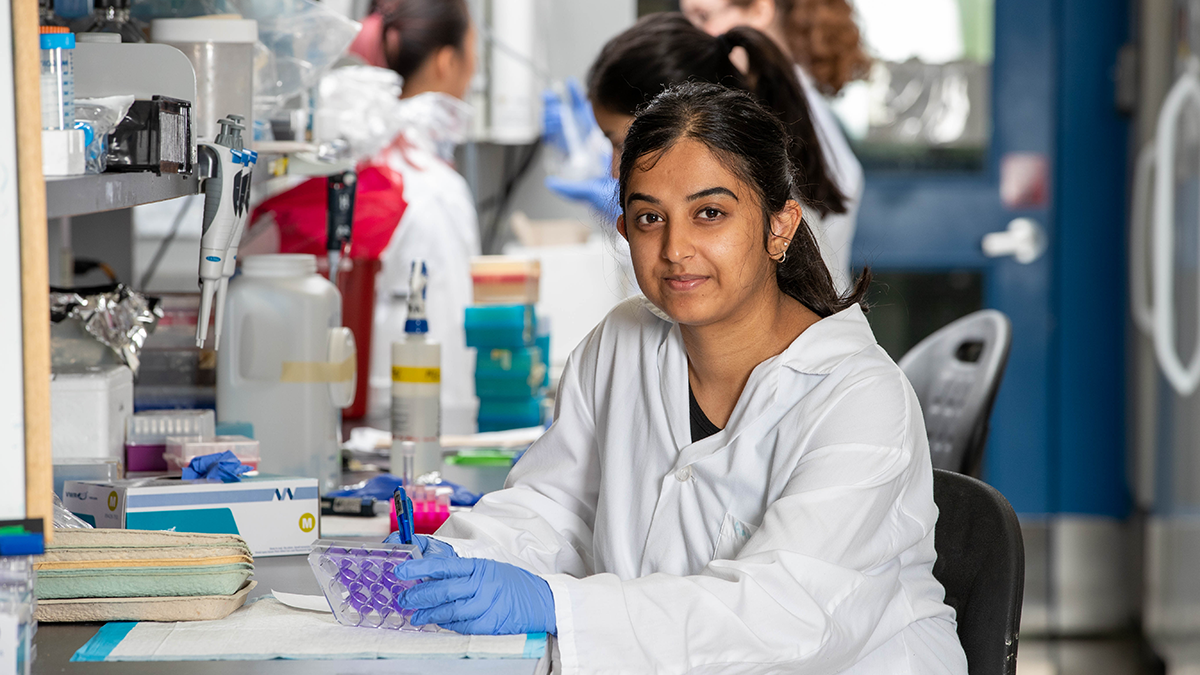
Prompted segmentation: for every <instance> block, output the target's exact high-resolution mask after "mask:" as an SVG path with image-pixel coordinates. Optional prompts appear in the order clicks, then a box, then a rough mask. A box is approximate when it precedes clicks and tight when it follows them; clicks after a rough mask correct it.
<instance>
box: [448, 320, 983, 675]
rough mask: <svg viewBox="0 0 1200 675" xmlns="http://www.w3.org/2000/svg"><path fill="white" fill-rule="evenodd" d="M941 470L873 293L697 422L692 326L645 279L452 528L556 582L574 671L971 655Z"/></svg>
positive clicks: (896, 664) (752, 668)
mask: <svg viewBox="0 0 1200 675" xmlns="http://www.w3.org/2000/svg"><path fill="white" fill-rule="evenodd" d="M932 490H933V476H932V469H931V464H930V458H929V446H928V442H927V440H926V437H925V426H924V422H923V420H922V417H921V411H920V408H919V405H918V403H917V398H916V396H915V394H914V393H913V390H912V388H911V387H910V386H909V384H908V381H907V380H906V379H905V378H904V375H903V374H902V373H901V372H900V369H899V368H898V367H897V366H896V365H895V364H894V363H893V362H892V360H891V359H889V358H888V356H887V354H886V353H884V351H883V350H882V349H881V348H880V347H879V346H878V345H877V344H876V343H875V338H874V336H873V335H872V333H871V329H870V328H869V326H868V325H867V322H866V319H865V317H864V316H863V314H862V311H861V310H860V309H859V308H858V307H857V306H855V307H851V308H850V309H847V310H845V311H843V312H840V313H838V314H836V315H834V316H831V317H829V318H826V319H823V320H821V321H819V322H817V323H816V324H814V325H813V326H811V327H810V328H809V329H808V330H806V331H805V332H804V333H803V334H802V335H801V336H800V337H798V338H797V339H796V340H795V341H794V342H793V343H792V344H791V346H789V347H788V348H787V350H785V351H784V352H783V353H782V354H779V355H777V356H775V357H772V358H770V359H767V360H766V361H764V362H763V363H761V364H760V365H759V366H758V367H757V368H755V369H754V371H753V373H752V374H751V375H750V379H749V381H748V382H747V383H746V387H745V390H744V391H743V392H742V395H741V397H740V398H739V400H738V402H737V406H736V407H735V408H734V411H733V414H732V416H731V417H730V418H729V422H728V424H727V425H726V428H725V429H724V430H722V431H720V432H719V433H717V434H716V435H714V436H711V437H709V438H707V439H704V440H702V441H700V442H698V443H692V442H691V434H690V425H689V416H688V371H687V354H686V352H685V350H684V345H683V339H682V336H681V334H680V331H679V327H678V325H675V324H673V323H671V322H669V321H665V320H663V319H661V318H658V317H657V316H656V315H655V314H654V313H653V312H652V311H651V310H650V309H648V303H647V302H646V301H645V299H644V298H641V297H638V298H633V299H630V300H627V301H625V302H624V303H622V304H621V305H618V306H617V307H616V308H615V309H614V310H613V311H612V312H611V313H610V314H609V315H608V317H607V318H606V319H605V320H604V321H603V322H602V323H601V324H600V325H599V326H597V327H596V329H595V330H594V331H593V332H592V333H591V334H590V335H589V336H588V338H587V339H586V340H584V342H583V343H582V344H581V345H580V346H579V347H578V348H577V349H576V350H575V351H574V352H573V353H572V355H571V358H570V360H569V361H568V364H567V367H566V370H565V371H564V373H563V376H562V380H561V385H560V390H559V398H558V410H557V417H556V421H555V423H554V424H553V426H551V427H550V429H549V430H548V431H547V432H546V434H545V435H544V436H543V437H542V438H541V439H539V440H538V441H537V442H536V443H535V444H534V445H533V446H532V447H531V448H530V449H529V451H528V452H527V453H526V454H525V456H524V457H523V458H522V459H521V460H520V462H518V463H517V465H516V467H514V468H513V471H512V474H511V475H510V476H509V479H508V483H507V489H504V490H501V491H498V492H494V493H491V494H488V495H486V496H485V497H484V498H483V499H482V500H481V501H480V502H479V504H478V505H477V506H476V507H475V508H474V509H473V510H471V511H470V512H466V513H456V514H453V515H452V516H451V517H450V519H449V520H448V521H447V522H446V524H445V525H443V526H442V527H441V528H440V529H439V530H438V532H437V535H438V538H439V539H444V540H445V541H447V542H448V543H450V544H451V545H452V546H453V547H454V548H455V550H456V551H457V552H458V553H459V554H460V555H464V556H470V557H485V558H492V559H496V560H501V561H505V562H509V563H512V564H515V565H518V566H521V567H523V568H525V569H527V570H529V571H531V572H534V573H536V574H539V575H541V576H543V578H545V579H546V580H547V582H549V584H550V588H551V589H552V591H553V594H554V608H555V613H556V617H557V626H558V653H559V656H560V663H559V664H558V666H559V667H560V668H561V670H562V672H564V673H634V672H656V673H683V672H701V673H715V672H720V673H775V672H789V673H806V674H817V673H854V674H857V675H863V674H878V675H885V674H886V675H904V674H909V673H911V674H917V673H920V674H922V675H965V673H966V672H967V664H966V658H965V656H964V655H963V651H962V648H961V646H960V645H959V642H958V637H957V635H956V633H955V619H954V611H953V610H952V609H950V608H949V607H948V606H947V605H946V604H945V603H944V602H943V597H944V591H943V589H942V586H941V585H940V584H939V583H938V582H937V580H936V579H934V577H933V563H934V559H935V552H934V547H933V536H934V523H935V521H936V520H937V507H936V506H935V505H934V503H933V494H932Z"/></svg>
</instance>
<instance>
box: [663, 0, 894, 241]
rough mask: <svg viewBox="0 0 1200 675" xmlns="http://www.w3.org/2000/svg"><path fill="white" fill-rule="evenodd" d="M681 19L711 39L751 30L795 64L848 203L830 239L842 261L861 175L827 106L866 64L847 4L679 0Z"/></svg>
mask: <svg viewBox="0 0 1200 675" xmlns="http://www.w3.org/2000/svg"><path fill="white" fill-rule="evenodd" d="M680 6H681V8H682V9H683V13H684V15H686V16H687V18H688V19H690V20H691V21H692V23H694V24H696V26H698V27H699V28H701V29H703V30H704V31H705V32H707V33H709V34H711V35H721V34H723V33H726V32H728V31H730V30H733V29H734V28H736V27H738V26H750V27H752V28H756V29H758V30H760V31H762V32H763V33H765V34H766V35H768V36H769V37H770V38H771V39H772V40H773V41H774V42H775V44H776V45H778V46H779V48H780V49H782V50H783V51H784V53H785V54H787V55H788V56H789V57H790V58H791V59H792V60H793V61H794V62H795V63H796V66H795V67H796V75H797V77H798V78H799V80H800V84H801V85H802V86H803V87H804V93H805V95H806V96H807V98H808V102H809V106H810V108H811V109H812V113H813V120H814V121H815V122H816V127H817V132H818V133H819V134H820V137H821V149H822V151H823V152H824V154H825V161H826V164H827V165H828V166H829V167H830V169H831V170H832V171H833V176H834V180H835V181H837V184H838V186H839V187H841V189H842V193H843V194H845V195H846V196H847V197H848V198H849V201H848V204H847V211H846V213H843V214H838V215H835V216H833V220H834V221H835V222H833V223H831V224H830V228H831V239H836V241H834V242H833V243H834V245H840V244H841V243H842V241H843V240H842V239H837V237H839V236H844V237H845V239H844V243H845V250H846V255H847V256H849V252H850V251H849V249H850V242H851V239H852V238H853V235H854V230H855V228H856V227H857V219H858V205H859V203H860V202H861V201H862V191H863V170H862V165H861V164H859V162H858V159H857V158H856V157H855V156H854V152H853V151H851V149H850V144H849V143H848V142H847V141H846V136H845V134H844V133H842V128H841V126H839V125H838V122H837V118H836V117H834V114H833V111H832V110H830V108H829V104H828V103H826V102H825V100H824V99H823V98H822V97H821V94H824V95H826V96H836V95H837V94H838V92H840V91H841V90H842V87H844V86H845V85H846V83H848V82H850V81H853V80H858V79H862V78H864V77H866V76H867V71H868V70H869V69H870V67H871V59H870V58H869V57H868V56H867V54H866V52H865V51H864V48H863V44H862V39H861V34H860V33H859V30H858V25H857V24H856V23H855V21H854V9H853V8H852V7H851V6H850V3H849V2H848V1H847V0H681V2H680Z"/></svg>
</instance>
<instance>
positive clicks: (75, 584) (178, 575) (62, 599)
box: [34, 529, 255, 622]
mask: <svg viewBox="0 0 1200 675" xmlns="http://www.w3.org/2000/svg"><path fill="white" fill-rule="evenodd" d="M34 568H35V569H36V571H37V582H36V583H35V585H34V592H35V594H36V595H37V610H36V612H35V615H34V616H35V618H36V619H37V620H38V621H42V622H55V621H199V620H204V619H220V618H224V617H225V616H228V615H229V614H230V613H231V612H233V610H235V609H237V608H238V607H241V606H242V605H243V604H244V603H245V602H246V596H247V595H248V594H249V592H250V590H251V589H252V588H254V585H255V583H254V582H253V581H251V580H250V576H251V575H252V574H253V573H254V558H253V557H251V555H250V549H249V547H247V546H246V542H245V540H243V539H242V538H241V537H239V536H237V535H231V534H195V533H189V532H154V531H147V530H113V529H79V530H74V529H72V530H56V531H55V532H54V543H53V544H51V545H49V546H47V547H46V554H45V555H44V556H42V557H41V558H39V559H38V562H37V563H36V564H35V565H34Z"/></svg>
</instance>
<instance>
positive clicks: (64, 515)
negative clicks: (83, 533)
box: [54, 494, 92, 530]
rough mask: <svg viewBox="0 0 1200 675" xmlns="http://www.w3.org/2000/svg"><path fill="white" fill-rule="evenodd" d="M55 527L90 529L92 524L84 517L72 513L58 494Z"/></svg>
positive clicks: (55, 506) (55, 499) (55, 505)
mask: <svg viewBox="0 0 1200 675" xmlns="http://www.w3.org/2000/svg"><path fill="white" fill-rule="evenodd" d="M54 529H56V530H90V529H92V526H91V525H89V524H88V523H86V522H85V521H84V520H83V519H82V518H80V517H79V516H77V515H75V514H74V513H71V512H70V511H68V510H67V507H65V506H63V503H62V500H61V499H59V498H58V495H57V494H55V495H54Z"/></svg>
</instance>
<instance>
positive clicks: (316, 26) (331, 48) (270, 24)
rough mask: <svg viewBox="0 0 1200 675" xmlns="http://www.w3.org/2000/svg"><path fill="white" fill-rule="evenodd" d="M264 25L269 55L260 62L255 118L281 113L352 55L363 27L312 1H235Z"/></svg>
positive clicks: (260, 27) (262, 35)
mask: <svg viewBox="0 0 1200 675" xmlns="http://www.w3.org/2000/svg"><path fill="white" fill-rule="evenodd" d="M229 4H231V5H239V6H240V7H241V14H242V16H244V17H245V18H247V19H254V20H256V21H258V40H259V42H261V43H262V44H263V46H264V47H266V49H267V52H268V54H262V55H261V57H256V58H255V78H254V89H255V90H254V98H255V114H256V115H258V114H259V112H260V111H263V112H265V113H267V114H268V116H269V113H271V112H273V111H275V110H279V109H281V108H282V107H283V105H284V104H285V103H286V102H287V101H288V99H290V98H292V97H294V96H296V95H297V94H300V93H302V92H305V91H307V90H308V89H310V88H312V87H314V86H316V85H317V84H318V82H320V80H321V76H322V75H324V74H325V73H326V72H328V71H329V69H330V68H332V67H333V64H334V63H335V62H336V61H337V60H338V58H340V57H341V56H342V55H343V54H345V53H346V49H347V48H348V47H349V46H350V43H351V42H353V41H354V38H355V37H356V36H357V35H358V31H359V30H360V29H361V28H362V25H361V24H359V23H358V22H357V21H351V20H350V19H347V18H346V17H345V16H342V15H341V14H339V13H338V12H336V11H334V10H332V9H330V8H329V7H326V6H323V5H321V4H319V3H316V2H311V0H236V1H235V0H230V2H229Z"/></svg>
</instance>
